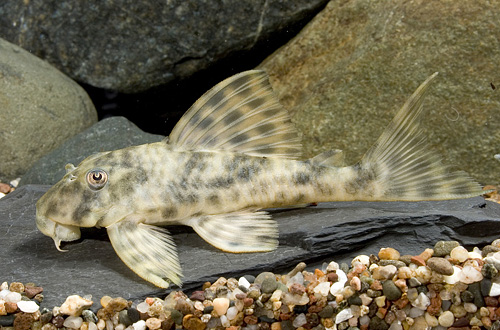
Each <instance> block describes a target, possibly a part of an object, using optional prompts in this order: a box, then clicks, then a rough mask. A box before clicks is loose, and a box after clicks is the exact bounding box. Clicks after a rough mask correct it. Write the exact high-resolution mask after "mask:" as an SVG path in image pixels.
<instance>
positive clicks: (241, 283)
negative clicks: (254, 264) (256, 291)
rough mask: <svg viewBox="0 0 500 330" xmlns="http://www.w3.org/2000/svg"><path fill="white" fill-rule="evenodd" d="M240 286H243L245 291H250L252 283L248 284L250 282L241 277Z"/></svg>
mask: <svg viewBox="0 0 500 330" xmlns="http://www.w3.org/2000/svg"><path fill="white" fill-rule="evenodd" d="M238 286H241V287H243V288H245V289H247V290H248V288H249V287H250V282H248V280H247V279H246V278H245V277H243V276H242V277H240V279H239V280H238Z"/></svg>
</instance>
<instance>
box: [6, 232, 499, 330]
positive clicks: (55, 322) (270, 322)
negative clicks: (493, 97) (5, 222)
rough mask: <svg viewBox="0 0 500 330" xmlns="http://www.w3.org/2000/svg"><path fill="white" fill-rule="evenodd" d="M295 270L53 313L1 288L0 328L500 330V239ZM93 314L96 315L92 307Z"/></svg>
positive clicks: (30, 292) (17, 287)
mask: <svg viewBox="0 0 500 330" xmlns="http://www.w3.org/2000/svg"><path fill="white" fill-rule="evenodd" d="M322 268H323V269H316V270H314V272H309V271H307V270H306V265H305V264H304V263H299V264H298V265H297V266H296V267H295V268H294V269H293V270H292V271H291V272H290V273H288V274H284V275H279V274H273V273H271V272H264V273H261V274H259V275H258V276H256V277H254V276H251V275H245V276H242V277H241V278H239V279H236V278H229V279H226V278H223V277H221V278H219V279H218V280H217V281H215V282H214V283H208V282H207V283H205V284H204V285H203V287H201V288H200V290H199V291H194V292H191V293H190V294H189V295H187V294H185V293H184V292H182V291H173V292H171V293H170V294H169V295H168V296H167V297H165V298H164V299H161V298H157V297H150V298H147V299H146V300H145V301H143V302H140V303H138V304H137V305H136V304H132V302H130V301H127V300H125V299H123V298H120V297H117V298H111V297H107V296H105V297H102V298H101V299H100V301H99V303H100V305H101V308H100V309H98V311H97V314H94V312H92V311H91V310H90V308H91V306H92V305H93V304H94V302H93V301H92V300H91V299H92V298H91V297H80V296H69V297H68V298H67V300H66V301H65V302H64V303H63V304H62V305H61V306H58V307H54V308H53V309H52V310H48V309H43V310H40V309H39V303H40V302H41V301H42V300H43V293H42V292H43V288H41V287H39V286H36V285H35V284H33V283H26V284H23V283H18V282H13V283H10V284H9V283H7V282H4V283H2V284H1V287H0V327H1V328H2V330H3V329H12V328H13V329H16V330H28V329H37V330H38V329H42V330H56V329H64V328H66V329H81V330H104V329H106V330H113V329H115V330H145V329H151V330H156V329H162V330H168V329H181V328H182V329H188V330H205V329H228V330H240V329H241V330H245V329H246V330H292V329H300V330H303V329H314V330H324V329H332V330H346V329H347V330H362V329H372V330H378V329H390V330H398V329H415V330H425V329H436V330H441V329H449V330H462V329H463V330H465V329H469V330H478V329H491V330H498V329H500V307H499V306H500V298H499V295H500V275H499V270H500V239H498V240H495V241H494V242H493V243H492V244H491V245H488V246H485V247H484V248H483V249H482V250H480V249H478V248H474V249H473V250H472V251H467V250H466V249H465V248H464V247H462V246H460V245H459V243H458V242H455V241H440V242H437V243H436V245H435V246H434V248H433V249H430V248H429V249H426V250H425V251H423V252H422V253H421V254H420V255H417V256H409V255H405V256H401V255H400V254H399V252H398V251H397V250H395V249H393V248H382V249H380V251H379V252H378V254H377V255H370V256H367V255H359V256H356V257H355V258H354V259H353V260H352V261H351V264H350V265H348V264H340V265H339V264H337V263H336V262H333V261H332V262H330V263H327V264H326V263H325V264H324V266H323V267H322ZM94 310H96V309H94Z"/></svg>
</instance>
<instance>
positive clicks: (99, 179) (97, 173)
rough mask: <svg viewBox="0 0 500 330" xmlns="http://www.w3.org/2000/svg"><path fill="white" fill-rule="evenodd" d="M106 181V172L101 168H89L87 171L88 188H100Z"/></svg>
mask: <svg viewBox="0 0 500 330" xmlns="http://www.w3.org/2000/svg"><path fill="white" fill-rule="evenodd" d="M106 182H108V174H107V173H106V172H105V171H103V170H99V169H96V170H90V171H88V173H87V183H88V184H89V187H90V189H92V190H99V189H102V187H104V186H105V185H106Z"/></svg>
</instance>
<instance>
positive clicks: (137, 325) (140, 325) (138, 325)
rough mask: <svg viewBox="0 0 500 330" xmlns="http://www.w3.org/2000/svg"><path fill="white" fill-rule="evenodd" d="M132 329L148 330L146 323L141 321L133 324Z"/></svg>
mask: <svg viewBox="0 0 500 330" xmlns="http://www.w3.org/2000/svg"><path fill="white" fill-rule="evenodd" d="M132 327H133V328H134V330H146V321H144V320H139V321H137V322H135V323H134V324H132Z"/></svg>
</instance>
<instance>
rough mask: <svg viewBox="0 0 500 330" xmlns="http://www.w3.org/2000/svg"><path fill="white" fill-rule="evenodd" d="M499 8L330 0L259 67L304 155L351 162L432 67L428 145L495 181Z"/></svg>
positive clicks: (499, 130)
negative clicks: (334, 152)
mask: <svg viewBox="0 0 500 330" xmlns="http://www.w3.org/2000/svg"><path fill="white" fill-rule="evenodd" d="M498 15H500V7H498V6H492V5H491V3H490V2H489V1H487V0H478V1H473V2H470V1H446V2H443V1H438V0H431V1H428V2H426V5H425V6H423V5H422V3H420V2H415V1H413V2H412V1H398V0H390V1H370V0H354V1H349V2H343V1H330V2H329V3H328V5H327V6H326V8H325V9H324V10H323V11H322V12H321V13H320V14H318V15H317V16H316V17H315V18H314V19H313V20H312V21H311V22H310V23H309V24H308V25H307V26H306V27H305V28H304V29H303V30H302V31H301V32H300V33H299V35H298V36H297V37H295V38H294V39H293V40H291V41H290V42H289V43H288V44H287V45H285V46H284V47H282V48H280V49H279V50H278V51H277V52H276V53H275V54H273V55H272V56H271V57H270V58H268V59H266V61H265V62H264V63H263V64H262V65H261V68H264V69H266V70H267V71H268V72H269V73H270V74H271V78H272V79H271V83H272V84H273V87H275V89H276V90H277V92H278V94H279V97H280V99H281V102H282V103H283V104H284V106H285V107H286V108H288V109H290V110H291V111H292V112H293V121H294V122H295V123H296V125H297V126H298V127H299V129H300V130H301V132H302V133H303V135H304V150H305V153H306V154H307V156H314V155H316V154H318V153H319V152H321V151H324V150H328V149H342V150H344V151H345V152H347V154H346V160H347V163H349V164H353V163H355V162H357V161H358V160H359V159H360V158H361V157H362V155H363V154H364V153H365V152H366V151H367V150H368V148H369V147H370V146H371V145H372V144H373V143H374V141H375V140H376V139H377V138H378V137H379V136H380V134H381V133H382V131H383V129H384V127H385V126H387V125H388V123H389V122H390V120H391V119H392V117H393V116H394V114H395V112H396V111H397V110H398V109H399V108H401V106H402V105H403V104H404V102H405V101H406V99H407V98H408V97H409V96H410V95H411V94H412V93H413V91H414V90H415V89H416V88H417V86H418V85H419V84H420V83H421V82H423V81H424V80H425V78H427V77H428V76H430V75H431V74H432V73H433V72H435V71H439V72H440V74H439V76H438V77H437V79H436V81H435V82H434V83H433V84H432V86H431V87H430V89H429V93H428V96H427V97H426V100H425V102H424V111H425V113H424V115H423V120H422V121H423V123H422V124H423V125H422V126H423V129H424V133H425V135H426V136H427V139H428V141H429V143H430V146H431V147H432V149H433V150H435V151H436V152H438V153H439V154H441V155H442V156H443V157H444V158H445V163H446V164H449V165H451V166H452V167H453V169H460V170H464V171H466V172H468V173H469V174H470V175H471V176H472V177H473V178H475V179H476V180H478V181H479V182H481V183H482V184H498V183H500V181H499V180H500V176H499V175H498V171H495V170H493V169H495V168H498V162H497V161H496V160H495V159H494V155H495V154H498V141H499V140H500V135H499V134H500V111H498V109H499V108H500V97H499V93H500V90H499V86H500V78H499V77H498V76H495V75H492V72H497V71H498V63H499V62H500V46H499V42H498V39H497V38H496V37H495V34H494V33H492V31H498V30H499V29H500V25H499V21H498V19H496V18H497V17H498ZM491 22H495V23H493V25H492V23H491ZM471 31H474V32H473V33H471ZM495 86H496V87H495Z"/></svg>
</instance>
